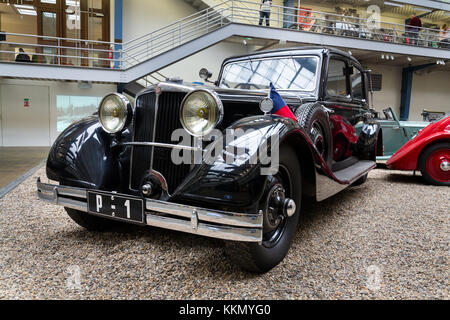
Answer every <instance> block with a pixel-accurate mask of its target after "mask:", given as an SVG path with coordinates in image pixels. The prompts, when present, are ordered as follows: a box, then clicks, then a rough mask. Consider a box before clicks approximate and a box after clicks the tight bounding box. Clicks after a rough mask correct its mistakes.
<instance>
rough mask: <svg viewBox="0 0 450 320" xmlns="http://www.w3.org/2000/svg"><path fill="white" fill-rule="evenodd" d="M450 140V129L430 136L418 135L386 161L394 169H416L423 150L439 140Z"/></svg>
mask: <svg viewBox="0 0 450 320" xmlns="http://www.w3.org/2000/svg"><path fill="white" fill-rule="evenodd" d="M444 140H445V141H450V131H441V132H435V133H433V134H431V135H428V136H418V137H416V139H413V140H410V141H409V142H407V143H406V144H405V145H404V146H403V147H402V148H401V149H400V150H398V151H397V153H395V154H394V155H393V156H392V157H391V158H390V159H389V160H388V162H387V163H386V165H387V166H388V167H389V168H390V169H393V170H416V169H418V164H419V158H420V155H421V154H422V151H423V150H424V149H425V148H426V147H427V146H429V145H431V144H433V143H435V142H437V141H444Z"/></svg>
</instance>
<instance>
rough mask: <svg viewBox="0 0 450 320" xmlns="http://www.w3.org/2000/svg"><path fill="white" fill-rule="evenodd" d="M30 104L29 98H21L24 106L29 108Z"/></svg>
mask: <svg viewBox="0 0 450 320" xmlns="http://www.w3.org/2000/svg"><path fill="white" fill-rule="evenodd" d="M30 104H31V100H30V99H28V98H25V99H23V106H24V107H25V108H29V107H30Z"/></svg>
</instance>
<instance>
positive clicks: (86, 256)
mask: <svg viewBox="0 0 450 320" xmlns="http://www.w3.org/2000/svg"><path fill="white" fill-rule="evenodd" d="M39 175H40V176H45V173H44V170H43V169H41V170H39V171H38V172H37V173H36V174H35V175H34V176H33V177H31V178H29V179H28V180H26V181H25V182H24V183H23V184H21V185H20V186H19V187H18V188H17V189H15V190H14V191H13V192H11V193H9V194H8V195H7V196H5V197H4V198H3V199H1V200H0V298H1V299H86V298H88V299H111V298H113V299H360V298H362V299H381V298H383V299H416V298H418V299H449V284H448V278H449V213H450V205H449V203H450V201H449V200H450V188H447V187H435V186H427V185H425V184H424V183H423V182H422V179H421V178H420V177H414V176H413V175H412V173H401V172H395V171H387V170H375V171H372V172H371V173H370V175H369V180H368V181H367V183H366V184H364V185H362V186H360V187H355V188H351V189H347V190H345V191H343V192H342V193H340V194H339V195H337V196H335V197H333V198H331V199H328V200H326V201H324V202H322V203H308V204H306V203H305V204H304V210H303V216H302V218H301V223H300V225H299V228H298V231H297V235H296V237H295V239H294V242H293V245H292V248H291V250H290V251H289V254H288V256H287V257H286V259H285V260H284V261H283V262H282V263H281V264H280V265H279V266H278V267H277V268H275V269H273V270H272V271H270V272H268V273H267V274H264V275H252V274H248V273H245V272H241V271H240V270H239V269H238V268H237V267H235V266H234V265H232V264H231V263H229V262H228V261H227V259H226V258H225V257H224V252H223V245H222V242H221V241H218V240H214V239H208V238H202V237H197V236H193V235H188V234H183V233H178V232H172V231H167V230H162V229H157V228H141V227H134V226H130V227H126V228H124V229H121V230H118V231H115V232H107V233H90V232H87V231H85V230H83V229H82V228H81V227H78V226H77V225H76V224H75V223H73V222H72V221H71V220H70V219H69V217H68V216H67V215H66V214H65V211H64V210H63V209H62V208H59V207H56V206H53V205H50V204H46V203H43V202H40V201H38V200H37V198H36V195H35V179H36V177H37V176H39ZM78 271H79V274H80V277H79V278H77V277H76V275H77V273H78ZM77 279H79V281H77Z"/></svg>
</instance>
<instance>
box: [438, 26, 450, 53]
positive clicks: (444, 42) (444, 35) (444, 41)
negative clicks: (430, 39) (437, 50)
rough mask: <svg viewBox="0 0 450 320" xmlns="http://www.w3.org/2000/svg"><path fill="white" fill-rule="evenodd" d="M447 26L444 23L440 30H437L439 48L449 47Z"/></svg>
mask: <svg viewBox="0 0 450 320" xmlns="http://www.w3.org/2000/svg"><path fill="white" fill-rule="evenodd" d="M448 33H449V27H447V25H446V24H444V25H443V26H442V29H441V32H439V42H440V44H439V46H440V47H441V48H447V49H448V48H449V47H450V46H449V39H448Z"/></svg>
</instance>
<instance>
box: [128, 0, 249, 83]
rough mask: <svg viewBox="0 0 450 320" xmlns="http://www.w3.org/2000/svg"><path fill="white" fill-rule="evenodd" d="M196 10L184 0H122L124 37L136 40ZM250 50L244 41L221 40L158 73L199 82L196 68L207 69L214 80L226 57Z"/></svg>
mask: <svg viewBox="0 0 450 320" xmlns="http://www.w3.org/2000/svg"><path fill="white" fill-rule="evenodd" d="M196 12H197V11H196V10H195V9H194V8H193V7H192V6H191V5H189V4H188V3H186V2H184V1H183V0H164V1H155V0H152V1H148V0H124V2H123V38H124V39H123V40H124V42H126V41H129V40H132V39H135V38H137V37H139V36H142V35H144V34H147V33H149V32H151V31H154V30H157V29H158V28H161V27H164V26H167V25H169V24H170V23H172V22H175V21H177V20H179V19H181V18H184V17H187V16H189V15H191V14H194V13H196ZM248 51H249V50H248V48H247V47H245V46H244V45H243V44H234V43H229V42H222V43H219V44H217V45H215V46H212V47H210V48H208V49H205V50H203V51H201V52H199V53H197V54H195V55H193V56H191V57H189V58H186V59H184V60H181V61H179V62H177V63H175V64H173V65H171V66H169V67H167V68H165V69H162V70H160V72H161V73H162V74H163V75H164V76H167V77H174V76H180V77H182V78H183V80H184V81H189V82H191V81H198V80H200V79H199V77H198V71H199V70H200V69H201V68H203V67H204V68H208V69H209V70H210V71H212V72H213V79H216V77H217V75H218V73H219V70H220V65H221V63H222V61H223V60H224V59H225V58H228V57H230V56H233V55H240V54H245V53H247V52H248Z"/></svg>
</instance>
